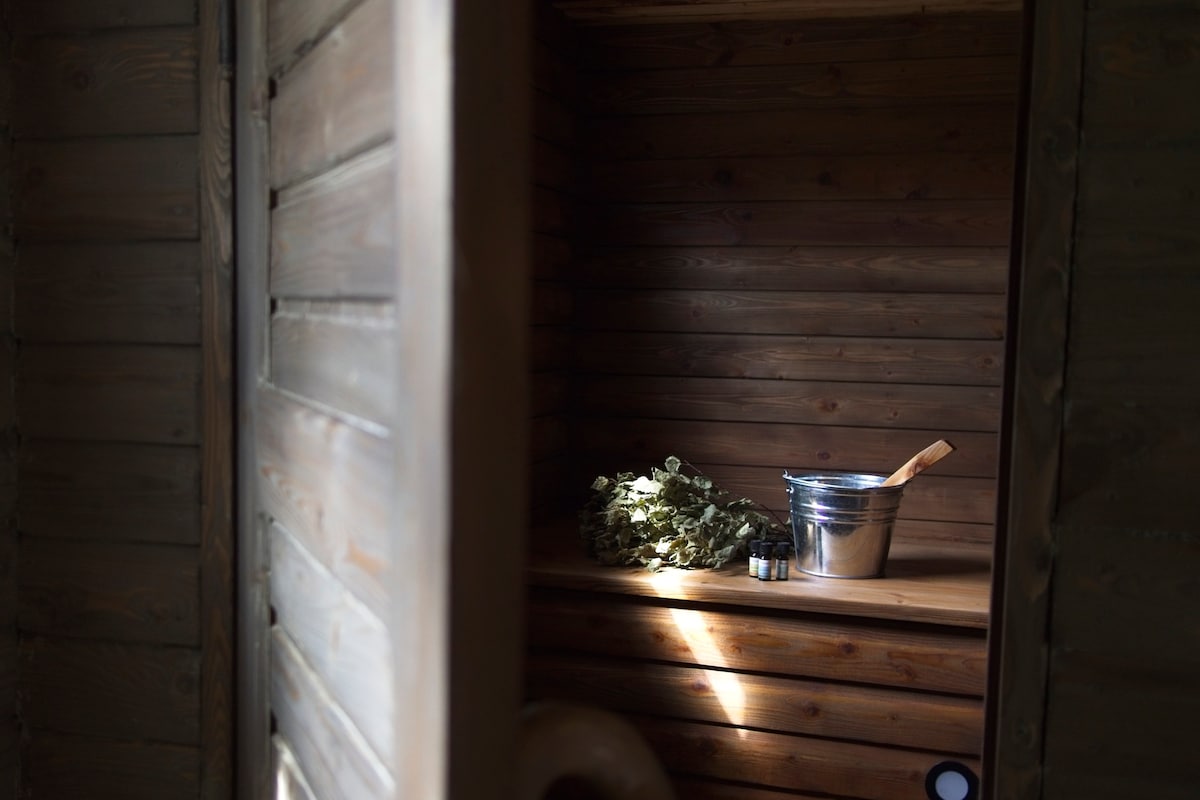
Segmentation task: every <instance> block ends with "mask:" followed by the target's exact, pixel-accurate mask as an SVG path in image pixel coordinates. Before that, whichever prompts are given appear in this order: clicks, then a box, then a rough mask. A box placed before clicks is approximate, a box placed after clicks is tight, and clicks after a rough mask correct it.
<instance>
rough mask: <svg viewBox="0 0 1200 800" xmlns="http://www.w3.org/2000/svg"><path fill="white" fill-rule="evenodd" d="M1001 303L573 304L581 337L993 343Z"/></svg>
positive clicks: (721, 295) (946, 298) (657, 294)
mask: <svg viewBox="0 0 1200 800" xmlns="http://www.w3.org/2000/svg"><path fill="white" fill-rule="evenodd" d="M1004 319H1005V308H1004V298H1003V296H1002V295H937V294H912V293H905V294H892V293H883V292H872V293H866V292H861V293H843V292H783V291H780V292H765V291H764V292H755V291H735V292H726V291H722V292H714V291H702V290H696V289H689V290H673V289H635V290H591V291H588V292H586V293H584V294H582V295H581V297H580V298H579V300H578V301H577V303H576V314H575V323H576V324H577V325H578V326H580V327H582V328H586V329H588V330H638V331H667V332H672V333H681V332H696V333H750V334H768V335H785V336H787V335H795V336H876V337H890V336H899V337H905V338H911V337H930V338H938V339H1000V338H1001V337H1002V336H1003V334H1004Z"/></svg>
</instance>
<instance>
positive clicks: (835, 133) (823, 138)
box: [581, 102, 1016, 159]
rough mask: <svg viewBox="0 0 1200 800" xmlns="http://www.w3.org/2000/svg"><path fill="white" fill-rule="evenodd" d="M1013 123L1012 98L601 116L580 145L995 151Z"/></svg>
mask: <svg viewBox="0 0 1200 800" xmlns="http://www.w3.org/2000/svg"><path fill="white" fill-rule="evenodd" d="M1015 121H1016V105H1015V103H1014V102H992V103H975V104H971V103H964V104H962V105H949V104H947V105H934V106H929V107H927V108H926V107H921V108H908V107H903V106H901V107H896V108H873V109H852V108H813V109H805V110H803V111H761V112H754V113H746V114H736V115H713V114H694V115H693V114H658V115H647V116H634V117H599V118H596V119H592V120H589V121H588V125H587V127H586V129H585V130H584V131H583V132H582V134H583V135H582V136H581V144H582V146H583V150H584V152H585V153H587V154H588V155H589V157H592V158H604V159H609V158H653V157H664V156H665V157H670V158H714V157H716V158H726V157H729V156H739V157H743V158H749V157H758V156H812V155H825V154H833V153H911V152H922V151H933V152H938V153H941V152H979V151H982V152H997V151H1002V150H1005V149H1007V148H1011V147H1012V146H1013V141H1014V139H1013V137H1014V127H1015Z"/></svg>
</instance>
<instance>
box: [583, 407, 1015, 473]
mask: <svg viewBox="0 0 1200 800" xmlns="http://www.w3.org/2000/svg"><path fill="white" fill-rule="evenodd" d="M953 439H954V444H955V446H956V450H955V451H954V453H953V454H951V455H950V456H948V457H947V458H945V459H943V460H942V461H940V462H938V463H937V464H936V465H934V466H933V467H930V469H929V470H928V471H927V472H925V473H922V475H956V476H962V477H970V478H991V477H994V476H995V474H996V464H995V461H996V446H997V437H996V435H995V434H989V433H971V432H966V431H963V432H959V433H956V434H955V435H954V437H953ZM681 443H686V448H687V454H686V457H687V458H688V460H689V461H692V460H695V461H696V462H699V463H713V464H742V465H746V466H751V465H760V466H761V465H769V464H777V465H780V466H781V467H787V468H789V469H791V470H793V471H796V470H808V471H814V470H833V471H842V470H844V471H849V472H881V473H883V474H885V475H888V474H891V472H892V471H893V470H895V469H896V468H897V467H899V466H900V465H901V464H903V463H904V462H905V461H906V460H907V459H908V457H909V456H911V455H912V454H913V453H916V452H919V451H920V450H922V449H923V448H924V447H925V446H927V445H928V444H929V436H928V434H927V433H925V432H921V431H908V430H872V429H867V428H840V427H835V426H832V425H786V424H772V423H740V422H692V421H688V420H673V419H641V418H639V419H632V418H626V419H620V420H607V419H595V420H592V421H591V422H590V424H589V425H588V427H587V429H585V430H583V431H581V432H580V433H579V438H578V444H579V448H580V450H581V451H582V452H585V453H591V454H609V455H611V456H614V457H615V456H625V457H627V458H631V459H636V460H635V462H634V463H640V464H647V465H649V464H658V463H661V462H662V460H663V458H665V457H666V456H668V455H672V454H673V453H672V451H673V450H675V449H679V447H680V445H681ZM674 455H679V454H678V453H674ZM679 457H680V458H684V456H683V455H679Z"/></svg>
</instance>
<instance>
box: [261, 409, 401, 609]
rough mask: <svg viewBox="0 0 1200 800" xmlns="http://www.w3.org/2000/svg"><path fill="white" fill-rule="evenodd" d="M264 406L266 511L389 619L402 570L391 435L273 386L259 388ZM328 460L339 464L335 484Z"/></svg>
mask: <svg viewBox="0 0 1200 800" xmlns="http://www.w3.org/2000/svg"><path fill="white" fill-rule="evenodd" d="M257 411H258V414H257V416H258V425H259V441H258V448H259V462H258V475H259V479H260V489H259V491H260V492H261V502H262V508H263V510H264V511H266V512H267V513H269V514H270V515H271V516H273V517H274V518H275V519H277V520H278V521H279V523H280V524H281V525H282V526H283V527H285V528H287V530H289V531H290V532H291V533H292V534H293V535H295V536H296V538H297V539H299V540H300V541H301V542H302V543H303V544H304V546H305V547H306V548H307V549H308V550H309V552H311V553H312V554H313V555H314V556H315V557H316V559H317V560H318V561H319V562H320V563H322V564H324V565H325V566H326V567H327V568H328V569H329V570H330V571H332V572H333V573H334V574H335V575H337V576H338V579H339V580H341V581H342V583H343V584H345V585H346V587H347V588H348V589H349V590H350V591H351V592H352V593H354V595H355V596H356V597H358V598H359V600H361V601H363V602H364V603H366V605H367V606H368V607H369V608H370V609H371V610H372V612H373V613H375V614H376V615H377V616H380V618H381V619H383V618H384V617H383V614H384V613H385V612H386V609H387V607H388V605H387V604H388V597H389V591H388V586H389V583H390V581H391V580H392V579H393V576H394V575H395V572H394V570H395V566H394V564H393V563H392V561H391V559H390V556H389V552H390V551H389V549H388V546H387V534H388V531H389V527H388V523H387V519H388V517H387V512H388V509H389V508H390V491H391V490H390V488H389V487H390V485H391V484H390V480H389V477H388V476H389V475H390V474H391V470H392V463H393V461H392V459H393V458H394V456H393V454H392V449H391V447H390V446H389V440H388V439H387V438H383V437H381V436H378V435H375V434H372V433H367V432H365V431H363V430H362V429H361V428H356V427H354V426H352V425H350V424H347V423H346V422H343V421H340V420H338V419H335V418H333V417H330V416H327V415H325V414H323V413H321V412H319V411H316V410H314V409H312V408H309V407H306V406H304V405H302V404H300V403H298V402H296V401H295V400H291V399H288V398H286V397H284V396H283V395H281V394H280V393H279V392H278V391H275V390H271V389H266V390H263V391H260V393H259V406H258V410H257ZM329 464H338V465H339V472H338V476H339V477H338V480H336V481H331V480H329V466H328V465H329Z"/></svg>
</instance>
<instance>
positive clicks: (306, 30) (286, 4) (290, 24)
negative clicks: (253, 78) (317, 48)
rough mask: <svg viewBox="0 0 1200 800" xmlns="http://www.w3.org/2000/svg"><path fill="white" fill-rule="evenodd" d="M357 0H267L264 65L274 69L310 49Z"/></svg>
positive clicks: (272, 70) (271, 69) (276, 69)
mask: <svg viewBox="0 0 1200 800" xmlns="http://www.w3.org/2000/svg"><path fill="white" fill-rule="evenodd" d="M357 3H358V0H300V2H297V0H267V3H266V9H267V25H266V30H267V69H268V70H269V71H270V72H272V73H273V72H277V71H278V70H279V69H280V68H282V67H285V66H287V65H288V63H289V62H290V61H291V60H292V59H294V58H297V57H299V56H301V55H303V54H304V53H306V52H308V51H309V50H311V49H312V47H313V45H314V44H316V42H317V41H318V40H319V39H320V38H321V36H323V35H324V34H326V33H328V32H329V29H330V28H332V27H333V26H334V25H335V24H336V23H337V22H339V21H340V20H341V19H342V18H343V17H344V16H345V14H346V12H347V11H349V10H350V9H352V8H354V6H355V5H357Z"/></svg>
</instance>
